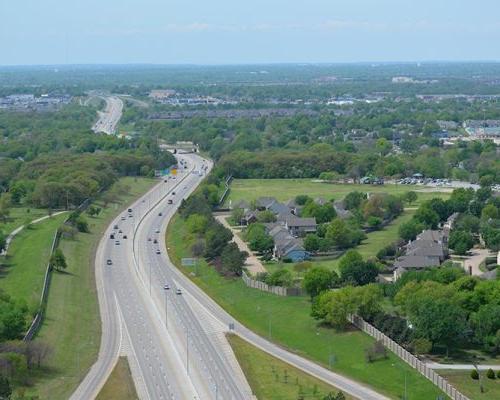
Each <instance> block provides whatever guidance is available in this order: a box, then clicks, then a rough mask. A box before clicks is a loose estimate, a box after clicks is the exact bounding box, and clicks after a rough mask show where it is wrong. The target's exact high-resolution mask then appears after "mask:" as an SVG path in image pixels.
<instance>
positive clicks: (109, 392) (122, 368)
mask: <svg viewBox="0 0 500 400" xmlns="http://www.w3.org/2000/svg"><path fill="white" fill-rule="evenodd" d="M138 398H139V397H138V396H137V392H136V390H135V385H134V380H133V379H132V373H131V372H130V367H129V364H128V360H127V358H126V357H120V358H119V359H118V362H117V363H116V365H115V368H114V369H113V372H111V375H110V376H109V378H108V381H107V382H106V384H105V385H104V387H103V388H102V389H101V391H100V393H99V395H98V396H97V398H96V400H137V399H138Z"/></svg>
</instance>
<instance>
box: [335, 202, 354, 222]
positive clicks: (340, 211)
mask: <svg viewBox="0 0 500 400" xmlns="http://www.w3.org/2000/svg"><path fill="white" fill-rule="evenodd" d="M333 208H334V209H335V212H336V213H337V217H339V218H340V219H348V218H351V217H352V213H351V212H350V211H349V210H346V209H345V206H344V202H343V201H342V200H337V201H334V202H333Z"/></svg>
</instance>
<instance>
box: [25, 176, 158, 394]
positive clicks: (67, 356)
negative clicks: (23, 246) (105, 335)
mask: <svg viewBox="0 0 500 400" xmlns="http://www.w3.org/2000/svg"><path fill="white" fill-rule="evenodd" d="M121 182H123V183H125V184H127V185H129V186H130V190H129V191H128V193H127V195H125V196H122V199H121V203H120V204H111V205H109V206H108V208H105V209H103V211H102V212H101V214H99V216H98V217H96V218H90V217H88V216H86V218H87V220H88V222H89V228H90V233H88V234H78V235H77V237H76V239H75V240H67V239H65V240H62V241H61V249H62V250H63V252H64V254H65V255H66V259H67V262H68V268H67V271H65V272H64V273H57V272H56V273H54V274H53V276H52V283H51V287H50V292H49V299H48V304H47V312H46V317H45V320H44V324H43V326H42V329H41V331H40V333H39V334H38V337H39V338H40V339H41V340H43V341H45V342H47V343H49V344H51V345H52V347H53V349H54V353H53V355H52V357H51V359H50V361H49V365H48V366H47V368H45V370H44V371H42V373H40V374H39V376H38V377H37V379H36V381H35V387H34V389H32V390H33V391H34V392H36V393H37V394H38V395H39V396H40V399H51V400H59V399H60V400H63V399H67V398H69V396H70V394H71V393H72V392H73V391H74V390H75V389H76V387H77V385H78V384H79V383H80V381H81V380H82V379H83V378H84V377H85V375H86V373H87V371H88V369H89V368H90V366H91V365H92V364H93V363H94V362H95V360H96V358H97V354H98V351H99V344H100V338H101V327H100V317H99V307H98V301H97V292H96V286H95V274H94V258H95V250H96V247H97V244H98V242H99V240H100V238H101V237H102V235H103V233H104V231H105V229H106V227H107V226H108V225H109V223H110V222H111V220H112V219H113V218H114V217H115V216H116V215H117V214H119V212H121V211H122V209H123V208H124V207H125V206H127V205H128V204H129V203H131V202H132V200H133V199H135V198H137V197H139V196H140V195H141V194H143V193H144V192H146V191H147V190H148V189H149V188H150V187H151V186H152V185H153V184H154V183H155V182H156V181H154V180H151V179H137V180H135V179H134V178H123V179H121Z"/></svg>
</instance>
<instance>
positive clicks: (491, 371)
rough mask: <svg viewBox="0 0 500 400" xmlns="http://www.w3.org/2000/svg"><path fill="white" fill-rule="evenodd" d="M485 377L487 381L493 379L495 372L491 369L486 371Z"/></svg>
mask: <svg viewBox="0 0 500 400" xmlns="http://www.w3.org/2000/svg"><path fill="white" fill-rule="evenodd" d="M486 377H487V378H488V379H495V377H496V376H495V371H493V370H492V369H491V368H490V369H488V371H486Z"/></svg>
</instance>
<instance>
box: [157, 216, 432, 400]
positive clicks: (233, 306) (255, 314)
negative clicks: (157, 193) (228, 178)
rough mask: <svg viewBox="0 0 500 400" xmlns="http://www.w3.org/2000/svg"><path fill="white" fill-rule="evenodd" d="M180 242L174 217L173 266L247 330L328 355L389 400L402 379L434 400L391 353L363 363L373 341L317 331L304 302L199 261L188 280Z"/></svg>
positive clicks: (317, 357)
mask: <svg viewBox="0 0 500 400" xmlns="http://www.w3.org/2000/svg"><path fill="white" fill-rule="evenodd" d="M185 238H186V227H185V224H184V222H183V221H182V219H181V218H180V217H179V216H176V217H174V219H173V220H172V221H171V223H170V225H169V227H168V231H167V239H166V240H167V245H168V247H169V248H170V252H169V254H170V257H171V259H172V261H173V262H175V263H176V265H177V266H178V267H179V268H181V270H182V271H183V272H184V273H186V274H187V276H189V277H190V278H191V279H193V281H194V282H195V283H196V284H198V285H199V286H200V287H201V288H202V289H203V290H204V291H205V292H206V293H207V294H209V295H210V296H211V297H212V298H213V299H214V300H215V301H217V302H218V303H219V304H220V305H221V306H222V307H223V308H225V309H226V310H227V311H228V312H229V313H230V314H232V315H233V316H234V317H235V318H236V319H238V320H239V321H240V322H242V323H243V324H245V325H246V326H247V327H249V328H250V329H252V330H254V331H255V332H257V333H259V334H260V335H262V336H264V337H268V338H269V339H271V340H273V341H274V342H276V343H279V344H280V345H282V346H284V347H285V348H289V349H291V350H292V351H294V352H296V353H298V354H300V355H303V356H305V357H307V358H310V359H312V360H314V361H316V362H319V363H321V364H323V365H325V366H328V362H329V356H330V355H331V356H334V357H335V362H334V364H333V370H335V371H336V372H338V373H341V374H343V375H346V376H348V377H351V378H353V379H355V380H357V381H359V382H362V383H364V384H366V385H368V386H371V387H373V388H375V389H376V390H377V391H379V392H381V393H383V394H386V395H387V396H389V397H391V398H394V399H397V398H400V397H401V396H402V395H403V393H404V385H405V374H406V376H407V385H408V388H409V389H408V390H409V393H410V394H411V396H410V398H411V399H413V400H428V399H435V398H436V397H437V396H438V395H439V394H440V391H439V390H438V389H437V388H436V387H435V386H434V385H433V384H432V383H431V382H429V381H427V380H426V379H425V378H424V377H422V376H421V375H420V374H418V373H417V372H415V371H414V370H413V369H412V368H411V367H409V366H407V365H406V364H405V363H403V362H402V361H401V360H399V359H398V358H397V357H396V356H395V355H393V354H390V355H389V358H388V359H386V360H381V361H377V362H374V363H368V362H367V361H366V359H365V349H366V348H368V347H370V346H372V345H373V343H374V340H373V339H372V338H370V337H369V336H368V335H365V334H363V333H362V332H360V331H358V330H354V329H353V330H348V331H345V332H337V331H335V330H333V329H330V328H325V327H322V326H320V325H319V324H318V323H317V321H316V320H314V319H313V318H312V317H311V316H310V312H311V303H310V301H309V298H308V297H280V296H275V295H272V294H269V293H265V292H261V291H259V290H256V289H251V288H247V287H246V286H245V284H244V283H243V281H242V280H241V279H225V278H223V277H221V276H220V275H218V273H217V272H215V271H214V269H213V268H211V267H208V266H207V265H206V263H204V262H200V263H199V266H198V271H199V276H197V277H193V276H191V275H190V274H189V272H191V271H190V269H189V268H188V267H181V266H180V259H181V258H182V257H187V256H190V252H189V248H190V241H189V240H185Z"/></svg>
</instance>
